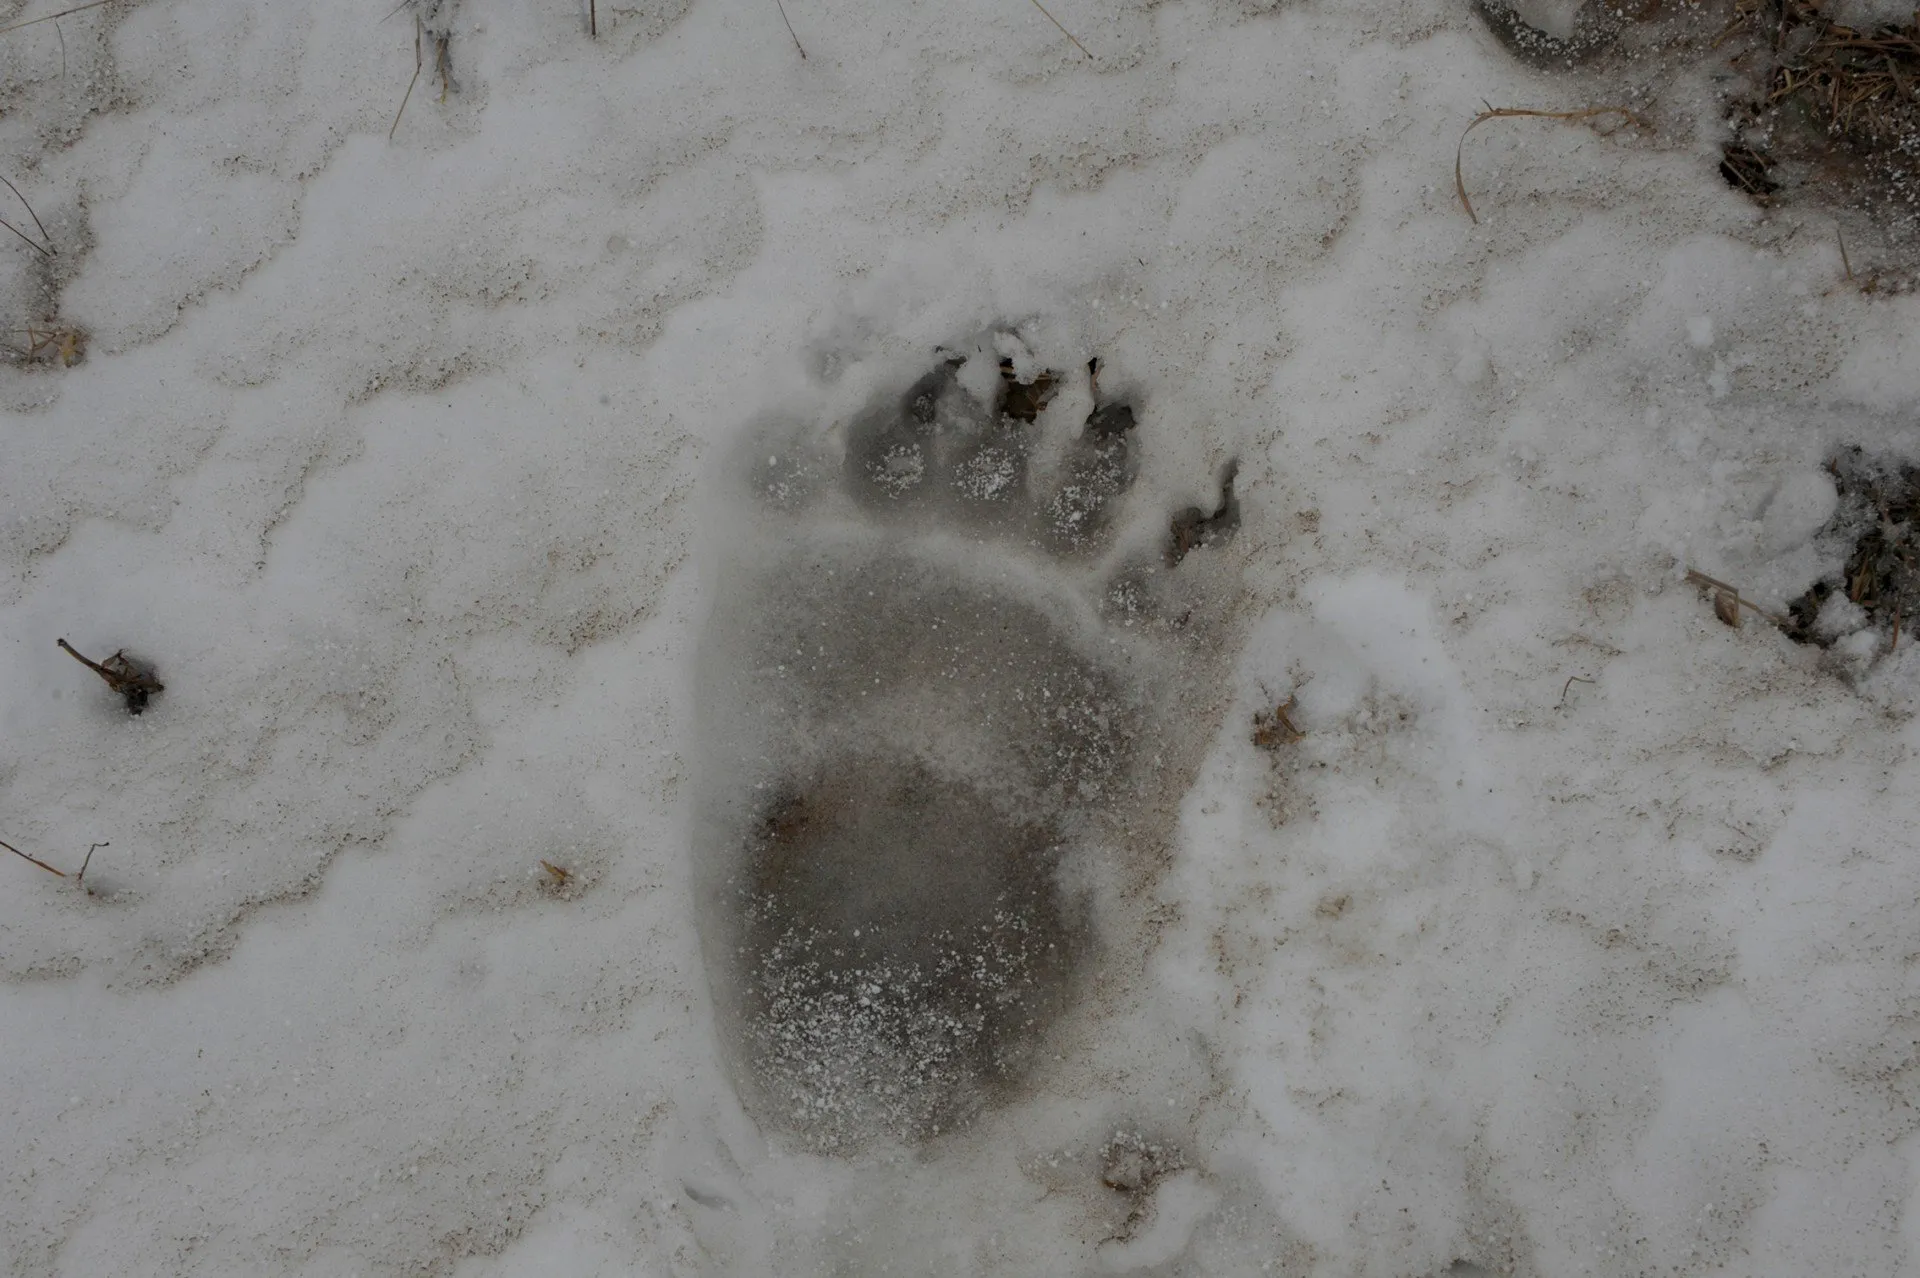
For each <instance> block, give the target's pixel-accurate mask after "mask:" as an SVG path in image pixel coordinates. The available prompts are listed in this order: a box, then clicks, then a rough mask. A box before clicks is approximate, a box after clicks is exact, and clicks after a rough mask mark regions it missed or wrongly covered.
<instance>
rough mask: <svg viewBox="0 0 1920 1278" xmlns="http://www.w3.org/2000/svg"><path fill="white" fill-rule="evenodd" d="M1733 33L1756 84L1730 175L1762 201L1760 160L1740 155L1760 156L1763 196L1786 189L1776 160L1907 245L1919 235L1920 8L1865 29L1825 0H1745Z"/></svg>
mask: <svg viewBox="0 0 1920 1278" xmlns="http://www.w3.org/2000/svg"><path fill="white" fill-rule="evenodd" d="M1726 34H1727V40H1728V44H1729V46H1730V47H1731V48H1733V50H1734V52H1733V55H1732V58H1731V61H1732V65H1733V66H1734V68H1735V69H1736V70H1738V71H1742V72H1744V73H1745V77H1746V82H1747V83H1746V87H1745V89H1744V91H1743V92H1742V93H1741V94H1740V95H1739V96H1738V97H1736V98H1735V100H1734V102H1733V104H1732V110H1731V112H1730V119H1729V123H1730V124H1731V125H1732V126H1733V128H1734V130H1735V134H1736V140H1735V142H1734V144H1733V145H1732V146H1730V147H1729V148H1728V156H1727V158H1726V159H1725V160H1723V162H1722V164H1721V173H1722V174H1723V175H1724V176H1726V177H1727V180H1728V182H1729V183H1731V184H1732V185H1734V186H1737V187H1740V188H1742V189H1744V190H1747V191H1748V193H1749V194H1754V195H1756V198H1758V197H1759V196H1760V194H1762V193H1759V192H1756V191H1755V190H1754V189H1753V188H1752V187H1751V186H1750V185H1749V184H1748V181H1749V179H1751V178H1752V177H1753V176H1754V173H1753V170H1752V168H1751V167H1749V166H1748V165H1747V164H1745V163H1743V162H1742V161H1741V160H1736V159H1734V158H1733V155H1734V152H1736V151H1738V152H1744V153H1750V154H1751V155H1753V156H1759V157H1763V158H1764V159H1765V160H1766V161H1768V163H1767V165H1766V169H1767V171H1766V172H1764V173H1762V174H1760V176H1761V177H1762V179H1763V180H1764V181H1767V182H1771V183H1774V184H1775V186H1774V190H1772V191H1766V192H1764V195H1765V196H1766V197H1768V198H1770V197H1772V196H1773V195H1774V192H1775V191H1778V190H1780V189H1781V187H1782V186H1784V185H1786V183H1784V182H1782V180H1781V174H1776V173H1773V172H1772V171H1771V170H1772V167H1773V165H1774V164H1778V165H1780V166H1782V167H1781V173H1785V172H1786V171H1787V170H1788V169H1789V168H1790V169H1791V170H1793V172H1794V173H1795V174H1796V175H1797V176H1796V177H1795V178H1794V180H1793V183H1792V185H1795V186H1798V187H1802V188H1806V189H1808V190H1810V191H1811V192H1813V193H1817V194H1818V195H1819V196H1821V197H1822V199H1823V202H1827V203H1833V204H1840V205H1847V206H1857V207H1858V208H1860V209H1861V210H1863V211H1864V212H1865V213H1866V214H1867V215H1868V216H1869V217H1870V218H1871V219H1872V221H1873V222H1874V223H1875V224H1876V226H1877V227H1878V228H1879V229H1880V231H1881V232H1882V233H1883V234H1886V235H1887V236H1888V237H1889V239H1891V240H1893V241H1895V242H1905V243H1908V244H1909V245H1910V244H1911V243H1912V241H1913V239H1914V236H1915V235H1916V234H1920V14H1916V16H1915V17H1914V18H1912V19H1909V20H1908V21H1907V22H1905V23H1899V24H1889V25H1883V26H1877V27H1872V28H1869V29H1865V30H1860V29H1856V28H1853V27H1849V26H1845V25H1842V24H1841V23H1838V22H1835V21H1833V19H1831V18H1830V17H1828V16H1827V14H1826V13H1825V12H1824V10H1823V8H1822V6H1821V4H1820V3H1818V0H1737V3H1736V4H1735V5H1734V19H1733V22H1732V24H1731V25H1730V26H1729V27H1728V29H1727V33H1726ZM1730 169H1731V170H1732V171H1731V172H1729V170H1730Z"/></svg>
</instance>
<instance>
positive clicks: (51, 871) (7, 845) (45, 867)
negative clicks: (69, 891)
mask: <svg viewBox="0 0 1920 1278" xmlns="http://www.w3.org/2000/svg"><path fill="white" fill-rule="evenodd" d="M0 848H5V849H6V850H7V851H9V852H11V853H13V854H14V855H15V856H17V857H19V858H20V859H21V860H23V861H31V862H33V863H34V864H35V865H37V866H39V867H40V868H41V869H43V870H45V871H46V872H47V873H48V874H57V875H59V876H60V877H61V878H63V879H64V878H66V877H67V872H66V871H65V870H56V869H54V868H53V867H52V866H51V865H48V864H47V863H46V862H45V861H42V860H41V859H40V858H39V857H37V856H28V855H27V854H26V853H25V852H22V851H21V850H20V849H19V848H16V847H15V846H13V844H11V843H7V842H5V841H0Z"/></svg>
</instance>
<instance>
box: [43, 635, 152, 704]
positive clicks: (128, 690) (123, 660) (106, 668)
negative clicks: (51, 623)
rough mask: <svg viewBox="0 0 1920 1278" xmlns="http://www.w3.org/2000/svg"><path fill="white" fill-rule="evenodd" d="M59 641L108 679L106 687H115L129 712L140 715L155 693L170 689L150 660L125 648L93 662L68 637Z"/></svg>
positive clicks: (67, 652) (68, 651)
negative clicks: (130, 653)
mask: <svg viewBox="0 0 1920 1278" xmlns="http://www.w3.org/2000/svg"><path fill="white" fill-rule="evenodd" d="M58 642H59V644H60V649H61V651H62V652H65V653H66V654H67V655H68V656H70V657H72V658H73V659H74V660H75V661H78V662H79V663H80V664H81V665H83V666H85V667H86V668H87V669H89V670H91V671H93V672H94V673H95V674H97V675H99V676H100V678H101V679H103V680H104V681H105V682H106V685H107V687H109V688H111V689H112V690H113V693H114V695H115V696H117V697H119V698H120V699H121V700H122V701H124V702H126V704H127V713H128V714H139V713H140V712H141V711H143V710H145V709H146V708H147V702H148V700H149V699H151V698H152V696H153V695H154V694H155V693H157V692H165V691H166V689H167V686H166V685H165V684H164V683H161V682H160V678H159V675H158V673H157V672H156V671H155V670H154V668H153V666H152V664H151V663H149V662H145V661H142V660H140V658H138V657H135V656H131V655H129V654H128V653H127V650H126V649H124V648H122V649H121V650H120V651H118V652H116V653H114V654H113V655H112V656H111V657H108V658H107V659H106V660H105V661H94V660H92V659H90V658H88V657H83V656H81V655H80V653H79V652H78V651H77V650H75V648H74V646H73V645H72V644H70V643H68V642H67V641H66V640H65V639H61V640H59V641H58Z"/></svg>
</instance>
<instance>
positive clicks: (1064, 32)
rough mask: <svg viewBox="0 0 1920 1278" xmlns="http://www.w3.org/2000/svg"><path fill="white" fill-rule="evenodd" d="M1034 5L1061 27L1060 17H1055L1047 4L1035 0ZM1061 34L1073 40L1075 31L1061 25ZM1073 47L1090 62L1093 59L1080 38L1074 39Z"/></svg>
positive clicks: (1049, 19) (1044, 15)
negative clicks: (1049, 11) (1048, 9)
mask: <svg viewBox="0 0 1920 1278" xmlns="http://www.w3.org/2000/svg"><path fill="white" fill-rule="evenodd" d="M1033 7H1034V8H1036V9H1038V10H1039V11H1040V15H1041V16H1042V17H1044V18H1045V19H1046V20H1047V21H1048V22H1051V23H1052V24H1053V25H1054V26H1056V27H1060V19H1058V18H1056V17H1054V16H1053V15H1052V14H1051V13H1048V12H1047V6H1045V5H1044V4H1041V3H1040V0H1033ZM1060 34H1061V35H1063V36H1065V37H1066V38H1067V39H1069V40H1073V32H1071V31H1069V30H1067V29H1066V28H1065V27H1060ZM1073 47H1074V48H1076V49H1078V50H1080V53H1081V55H1082V56H1083V57H1085V58H1086V60H1087V61H1089V62H1091V61H1093V55H1092V54H1091V53H1088V52H1087V46H1086V45H1084V44H1081V43H1080V42H1079V41H1078V40H1073Z"/></svg>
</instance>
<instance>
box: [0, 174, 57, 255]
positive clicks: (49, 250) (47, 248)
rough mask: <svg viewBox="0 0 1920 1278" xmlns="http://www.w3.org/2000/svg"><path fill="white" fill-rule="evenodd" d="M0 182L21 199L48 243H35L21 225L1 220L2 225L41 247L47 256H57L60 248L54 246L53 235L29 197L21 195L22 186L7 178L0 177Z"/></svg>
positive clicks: (28, 214)
mask: <svg viewBox="0 0 1920 1278" xmlns="http://www.w3.org/2000/svg"><path fill="white" fill-rule="evenodd" d="M0 183H4V184H5V185H6V188H7V189H8V190H9V191H12V192H13V194H14V198H16V199H18V200H19V201H20V205H21V207H22V208H24V209H26V211H27V216H28V217H30V218H32V219H33V224H34V226H36V227H38V228H39V230H40V238H41V239H43V240H45V241H46V244H44V245H41V244H35V243H34V242H33V240H31V239H29V238H28V237H27V236H26V235H25V234H23V233H22V232H21V230H20V228H19V227H17V226H15V225H14V224H13V223H11V222H7V221H0V226H4V227H6V228H7V229H8V230H9V231H12V232H13V233H14V234H15V235H18V236H20V238H21V239H23V240H26V241H27V243H29V244H33V247H35V248H36V249H39V250H40V252H41V253H42V254H44V255H45V256H47V257H53V256H55V255H56V254H57V253H58V252H59V250H58V249H56V248H54V247H53V237H52V236H51V235H48V234H47V228H46V224H45V223H43V222H41V220H40V215H39V214H38V213H35V212H34V211H33V205H31V204H28V203H27V197H26V196H24V195H21V194H20V188H19V187H17V186H15V185H14V184H13V183H11V182H8V181H7V179H5V178H3V177H0Z"/></svg>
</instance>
